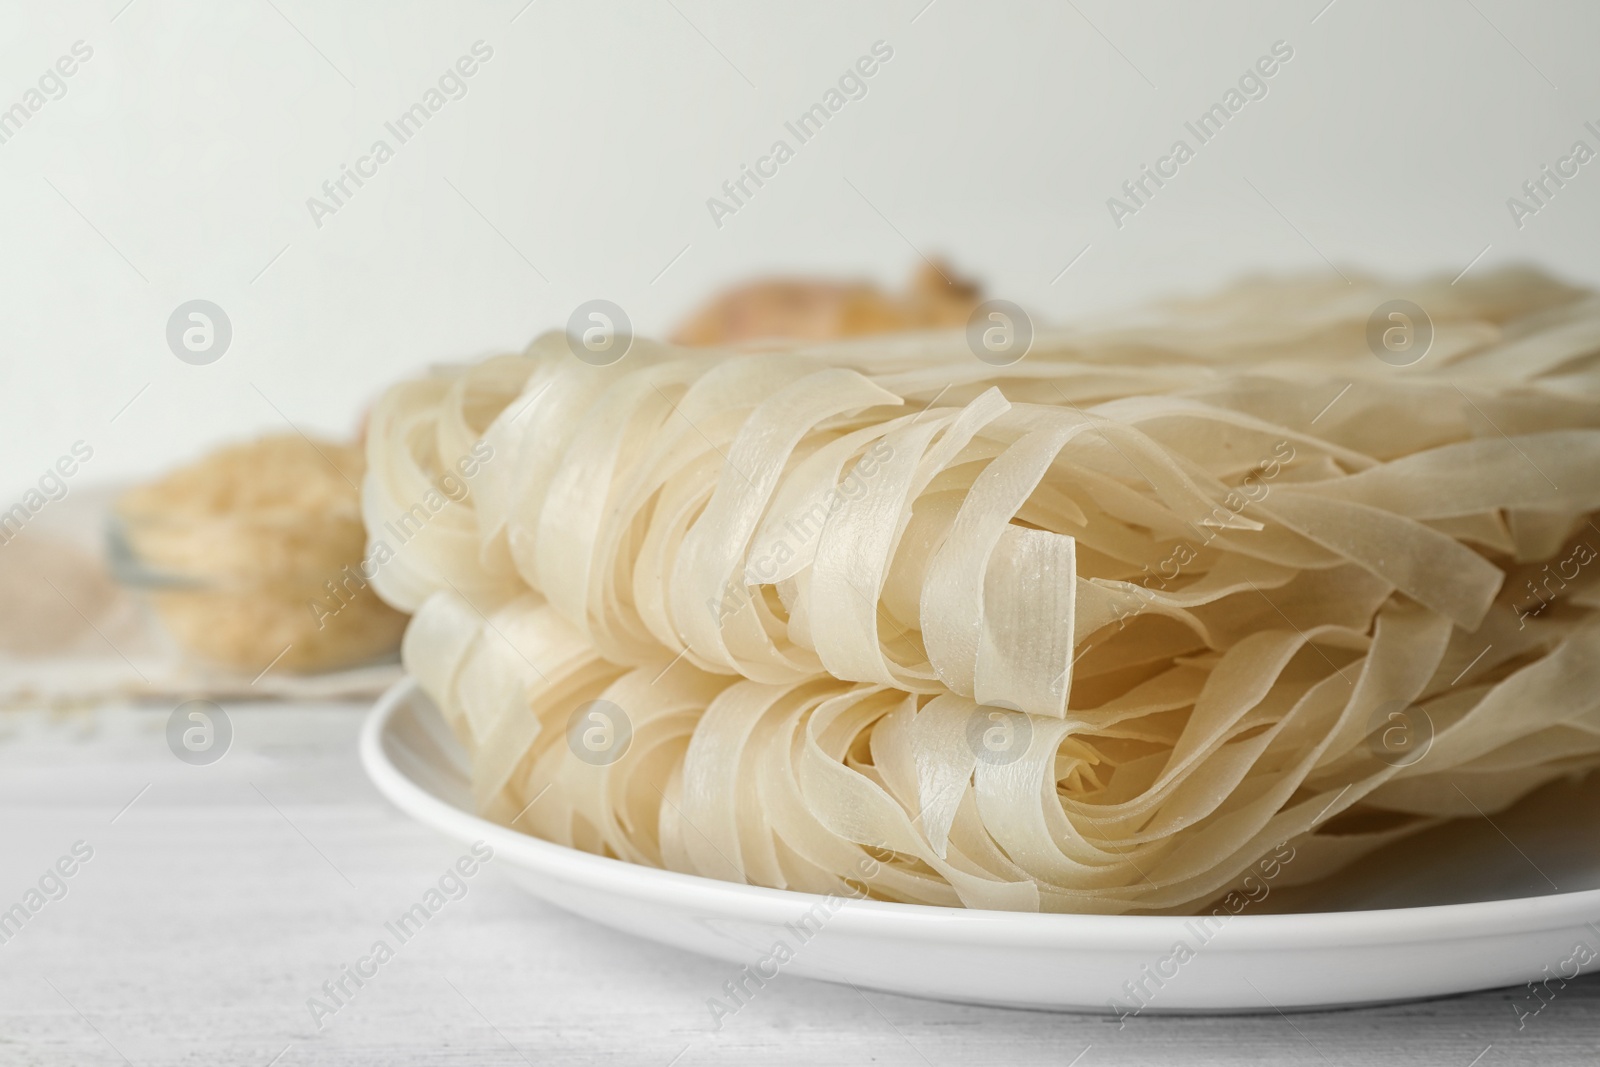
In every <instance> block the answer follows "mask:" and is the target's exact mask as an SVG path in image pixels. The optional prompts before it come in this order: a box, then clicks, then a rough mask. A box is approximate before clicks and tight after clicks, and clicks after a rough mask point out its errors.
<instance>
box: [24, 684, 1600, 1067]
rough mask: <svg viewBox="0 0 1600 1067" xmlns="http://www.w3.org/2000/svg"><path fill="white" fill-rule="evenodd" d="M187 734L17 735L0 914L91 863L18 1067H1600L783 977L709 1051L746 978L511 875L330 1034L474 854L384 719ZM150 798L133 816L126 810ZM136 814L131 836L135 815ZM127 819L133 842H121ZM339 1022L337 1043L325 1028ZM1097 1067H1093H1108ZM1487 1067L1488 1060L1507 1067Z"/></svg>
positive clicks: (95, 721) (1428, 1037)
mask: <svg viewBox="0 0 1600 1067" xmlns="http://www.w3.org/2000/svg"><path fill="white" fill-rule="evenodd" d="M167 710H168V709H165V708H158V709H135V708H107V709H98V710H93V711H85V712H79V713H73V714H53V715H52V714H45V713H42V712H15V713H7V714H5V715H3V716H0V908H5V907H9V906H10V905H11V904H12V903H14V902H16V901H18V900H20V899H21V898H22V896H23V894H24V893H25V892H26V891H27V890H28V888H29V887H30V886H32V885H34V884H36V883H37V880H38V879H39V877H40V876H41V875H42V874H43V873H44V872H45V870H46V869H47V868H48V867H49V866H50V865H51V864H53V863H54V862H55V861H56V859H57V858H58V857H59V856H61V855H63V854H65V853H67V852H68V851H69V850H70V849H71V847H72V845H73V843H74V842H76V841H80V840H81V841H84V842H86V843H88V845H89V846H91V847H92V848H93V850H94V855H93V857H92V859H90V860H89V861H88V862H86V863H84V864H83V865H82V867H81V869H79V870H78V871H77V873H75V874H74V875H73V877H72V878H71V879H69V880H66V886H67V892H66V895H65V896H64V897H62V898H61V899H59V900H52V901H50V902H49V903H48V904H46V905H45V906H44V907H43V908H42V909H41V910H40V911H39V912H38V914H36V915H35V916H34V917H33V918H32V919H31V920H30V921H29V923H28V924H27V925H26V926H25V927H24V928H23V929H22V930H21V932H20V933H18V934H17V935H16V936H14V937H12V938H11V939H10V941H9V942H7V943H5V944H0V1063H4V1064H8V1065H9V1064H17V1065H36V1064H37V1065H44V1064H50V1065H55V1064H121V1063H124V1062H129V1063H134V1064H138V1065H140V1067H144V1065H146V1064H149V1065H178V1064H204V1065H207V1067H211V1065H218V1064H233V1063H237V1064H259V1065H263V1067H264V1065H266V1064H268V1063H269V1062H272V1061H273V1058H274V1057H278V1059H277V1060H276V1062H277V1064H279V1065H280V1067H296V1065H300V1064H313V1063H316V1064H330V1065H344V1064H370V1063H382V1064H393V1065H409V1064H456V1063H471V1064H482V1065H493V1064H508V1065H515V1064H525V1063H538V1064H543V1063H573V1064H588V1063H593V1064H612V1063H639V1064H647V1065H649V1064H654V1065H660V1067H666V1065H667V1064H669V1063H672V1062H674V1058H675V1057H676V1063H677V1064H679V1065H681V1067H689V1065H693V1064H746V1063H752V1062H762V1063H777V1064H805V1065H810V1064H832V1063H839V1064H865V1063H874V1064H911V1065H917V1064H938V1065H943V1064H978V1063H1006V1064H1032V1063H1041V1064H1045V1063H1048V1064H1058V1065H1066V1064H1071V1063H1073V1062H1074V1057H1080V1056H1081V1058H1079V1059H1077V1060H1076V1063H1077V1064H1078V1065H1079V1067H1099V1065H1114V1064H1168V1063H1172V1064H1178V1063H1182V1064H1324V1063H1330V1064H1334V1063H1336V1064H1355V1065H1366V1064H1380V1063H1395V1062H1405V1063H1415V1064H1438V1065H1443V1067H1468V1065H1469V1064H1472V1063H1474V1060H1475V1058H1477V1057H1480V1056H1481V1059H1477V1061H1476V1062H1477V1063H1479V1064H1481V1065H1482V1067H1495V1065H1499V1064H1507V1063H1511V1064H1516V1063H1526V1064H1539V1065H1541V1067H1549V1065H1553V1064H1567V1063H1572V1064H1579V1063H1594V1062H1595V1061H1596V1059H1597V1058H1600V1054H1597V1046H1600V977H1590V978H1585V979H1582V980H1579V981H1576V982H1573V983H1571V984H1569V985H1568V986H1567V987H1566V988H1565V989H1563V990H1561V991H1560V992H1559V993H1558V995H1557V996H1556V997H1555V999H1554V1000H1553V1001H1551V1002H1550V1003H1548V1004H1547V1005H1545V1006H1544V1007H1543V1009H1542V1010H1541V1011H1540V1012H1539V1013H1538V1014H1537V1015H1535V1016H1532V1017H1529V1018H1527V1019H1525V1020H1524V1021H1523V1023H1524V1024H1523V1026H1522V1027H1521V1028H1520V1029H1519V1028H1518V1017H1517V1011H1516V1009H1515V1005H1518V1004H1522V1005H1524V1010H1527V1007H1531V1006H1532V1003H1533V1002H1531V1001H1528V1000H1527V999H1526V998H1527V996H1528V991H1527V990H1526V989H1525V988H1524V989H1514V990H1500V991H1494V992H1488V993H1480V994H1476V995H1472V996H1464V997H1455V998H1451V999H1447V1000H1438V1001H1429V1002H1424V1003H1419V1004H1408V1005H1397V1006H1392V1007H1385V1008H1377V1009H1365V1010H1358V1011H1342V1012H1324V1013H1310V1014H1295V1015H1291V1016H1288V1017H1283V1016H1279V1015H1277V1014H1268V1015H1256V1016H1233V1017H1209V1018H1173V1017H1159V1016H1147V1017H1143V1018H1137V1019H1130V1020H1128V1021H1127V1023H1126V1025H1125V1026H1122V1027H1119V1026H1118V1024H1117V1022H1116V1020H1114V1019H1107V1018H1101V1017H1096V1016H1075V1015H1057V1014H1047V1013H1040V1012H1021V1011H1005V1010H998V1009H989V1008H974V1007H965V1006H960V1005H950V1004H939V1003H934V1002H928V1001H919V1000H914V999H909V998H904V997H897V996H892V995H888V994H879V993H867V994H864V995H863V994H861V993H858V992H856V991H855V990H853V989H851V988H849V987H843V986H834V985H829V984H826V983H821V982H812V981H808V980H806V979H802V978H796V977H793V976H783V977H780V978H779V979H777V980H776V981H774V982H773V983H771V984H769V985H768V986H767V987H766V988H765V989H763V990H761V991H760V993H759V994H758V995H757V996H756V998H755V999H754V1000H753V1001H752V1002H751V1004H750V1005H749V1006H748V1007H747V1008H746V1009H745V1010H743V1011H741V1012H739V1013H738V1014H737V1015H736V1016H734V1017H732V1018H730V1019H728V1020H726V1022H725V1025H724V1026H723V1027H722V1029H721V1030H715V1029H713V1021H712V1018H711V1015H710V1013H709V1011H708V1010H707V1008H706V998H708V997H710V996H713V995H715V994H716V993H717V992H718V990H719V988H720V986H721V984H722V982H723V981H724V980H725V979H726V978H727V977H728V973H727V972H728V967H727V965H726V964H723V963H719V962H717V961H714V960H707V959H701V958H699V957H696V956H692V955H688V954H686V953H682V952H679V951H676V950H673V949H668V948H664V947H661V946H657V945H653V944H650V943H648V942H643V941H638V940H635V939H633V938H630V937H626V936H623V935H620V934H617V933H613V932H611V931H609V930H606V929H604V928H602V927H598V926H595V925H593V924H591V923H589V922H587V921H585V920H582V919H578V918H575V917H572V916H569V915H567V914H565V913H563V912H560V911H558V910H556V909H554V908H552V907H550V906H548V905H545V904H543V903H540V902H538V901H535V900H533V899H531V898H529V897H527V896H526V895H525V894H523V893H522V892H520V891H519V890H517V889H516V888H515V887H514V886H513V885H512V884H511V882H510V881H509V879H507V878H506V877H505V876H504V872H502V871H499V870H497V869H496V868H495V865H494V863H493V862H490V863H488V864H486V865H485V866H484V868H483V869H482V871H480V872H479V873H478V874H476V875H475V876H474V877H473V878H472V879H470V880H468V882H467V891H466V895H465V896H464V897H462V898H461V899H460V900H456V901H452V902H451V903H450V904H449V905H448V906H447V907H446V908H445V909H444V910H443V911H442V912H441V913H440V914H439V915H438V916H437V917H436V918H435V919H434V920H432V921H431V922H430V923H429V925H428V926H427V927H426V928H425V929H423V930H422V931H421V932H420V933H418V934H417V935H416V936H415V937H414V938H413V939H411V940H410V941H408V942H407V943H405V944H403V945H400V946H399V947H398V950H397V951H396V954H395V957H394V958H393V959H392V960H390V961H388V962H387V963H385V964H384V965H383V966H382V967H381V968H380V969H379V970H378V973H377V974H376V975H375V976H373V977H372V978H371V979H369V980H368V981H367V982H366V984H365V985H364V986H362V987H361V988H360V989H359V990H357V991H356V993H355V994H354V996H352V997H351V998H349V1002H348V1003H347V1004H346V1005H345V1006H344V1007H342V1008H341V1009H340V1010H338V1011H337V1012H336V1013H335V1014H333V1015H332V1016H331V1017H326V1018H321V1019H315V1018H314V1017H313V1015H312V1012H311V1011H310V1010H309V1009H308V1007H307V999H308V998H310V997H312V996H314V995H318V994H319V987H320V986H321V984H322V983H323V982H324V981H327V980H330V979H333V978H334V977H336V975H337V974H338V972H339V970H340V968H341V967H342V966H343V965H345V964H348V963H353V962H354V961H355V960H356V959H357V958H358V957H360V956H361V955H363V954H365V953H366V952H367V950H368V947H369V946H370V945H371V943H372V941H373V940H374V939H375V938H378V937H380V936H384V934H385V928H384V922H385V921H386V920H388V919H391V918H392V917H394V916H395V915H397V914H399V912H401V911H402V910H403V909H404V908H405V907H406V906H408V905H409V904H410V903H411V902H412V901H414V900H415V899H417V897H418V896H420V894H421V893H422V892H423V891H424V890H425V889H427V888H428V887H429V886H430V885H432V884H434V883H435V881H436V879H437V878H438V877H439V875H440V874H441V873H442V872H443V871H444V870H445V868H446V867H447V866H448V865H449V864H451V863H452V862H453V861H454V860H455V858H456V856H457V854H458V853H459V852H460V849H459V848H457V847H456V846H455V845H454V844H452V843H451V842H448V841H445V840H443V839H442V838H439V837H438V836H436V835H434V834H433V833H432V832H430V831H428V830H425V829H423V828H421V827H419V826H417V825H415V824H413V823H412V822H410V821H409V820H408V819H406V818H404V817H403V816H401V815H400V814H399V813H397V812H396V811H394V810H393V809H391V808H390V807H389V806H388V804H387V803H386V802H385V801H383V799H382V798H381V797H379V796H378V795H377V794H376V793H375V792H374V791H373V789H372V788H371V786H369V785H368V784H367V781H366V779H365V777H364V776H363V775H362V773H361V771H360V768H359V766H358V764H357V761H356V757H355V738H356V732H357V729H358V727H359V724H360V719H361V715H362V709H360V708H355V707H349V706H339V705H329V706H323V707H308V706H297V705H259V706H235V707H230V709H229V711H230V716H231V721H232V723H233V726H234V730H235V737H234V741H233V745H232V749H231V750H230V751H229V752H228V754H227V756H226V757H224V758H223V759H222V760H221V761H220V762H217V763H215V764H212V765H210V766H205V767H194V766H189V765H187V764H184V763H182V762H180V761H179V760H178V759H176V758H175V757H174V756H173V755H172V753H171V752H170V751H169V750H168V749H167V747H166V741H165V734H164V731H165V725H166V717H167ZM135 797H137V800H135V801H134V803H133V804H132V806H131V807H127V808H126V810H123V808H124V806H125V805H127V804H128V802H129V801H130V800H131V799H133V798H135ZM119 812H120V814H119ZM113 819H114V820H115V821H113ZM319 1022H320V1024H321V1025H320V1026H319V1025H318V1023H319ZM1085 1049H1087V1051H1085ZM1485 1050H1487V1051H1485Z"/></svg>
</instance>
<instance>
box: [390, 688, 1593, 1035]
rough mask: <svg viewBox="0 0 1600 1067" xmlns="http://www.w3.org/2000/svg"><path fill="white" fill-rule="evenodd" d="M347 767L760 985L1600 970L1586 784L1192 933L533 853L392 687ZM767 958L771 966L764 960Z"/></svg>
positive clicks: (909, 989)
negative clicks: (760, 979)
mask: <svg viewBox="0 0 1600 1067" xmlns="http://www.w3.org/2000/svg"><path fill="white" fill-rule="evenodd" d="M361 759H362V763H363V764H364V765H365V767H366V770H367V773H368V775H370V776H371V778H372V780H373V782H374V783H375V784H376V785H377V787H378V789H379V790H380V791H381V792H382V793H383V794H384V795H385V796H387V797H388V798H389V799H390V800H391V801H393V802H394V803H395V804H396V805H398V806H399V807H400V809H401V810H402V811H404V812H406V813H407V814H409V815H411V816H413V817H414V818H416V819H418V820H419V821H421V822H423V823H425V824H427V825H429V826H432V827H433V828H435V829H437V830H439V831H441V832H442V833H444V834H446V835H448V836H449V837H452V838H455V839H456V840H458V841H462V842H471V841H476V840H480V839H481V840H484V841H486V842H488V843H489V844H490V845H491V846H492V847H493V848H494V850H495V858H496V860H497V861H498V862H497V863H496V867H500V868H501V869H504V870H509V871H510V873H511V875H512V877H514V878H515V879H516V880H517V881H518V882H519V883H520V884H521V885H523V886H524V887H525V888H526V889H527V890H528V891H529V892H531V893H533V894H534V895H535V896H538V897H541V898H543V899H544V900H547V901H549V902H551V903H552V904H555V905H557V906H559V907H562V908H565V909H567V910H568V911H572V912H575V913H577V914H579V915H582V916H585V917H587V918H589V919H592V920H594V921H595V922H599V923H603V924H605V925H607V926H611V927H615V928H617V929H619V930H625V931H628V932H630V933H633V934H637V935H639V936H641V937H646V938H651V939H653V940H656V941H662V942H665V943H667V944H670V945H676V946H679V947H681V948H685V949H689V950H691V951H694V952H700V953H704V954H706V955H708V956H714V957H717V958H719V959H723V960H728V961H731V962H733V963H735V964H749V965H750V966H751V969H752V973H753V974H758V975H765V976H767V977H769V978H770V977H771V976H773V975H774V974H775V973H776V971H777V970H778V969H780V968H781V970H782V971H783V972H785V973H791V974H800V975H805V976H807V977H811V978H820V979H824V980H826V981H833V982H847V983H852V984H855V985H858V986H864V987H867V988H871V989H880V990H887V991H890V992H896V993H904V994H909V995H912V996H922V997H935V998H939V999H944V1000H955V1001H963V1002H968V1003H974V1004H994V1005H1005V1006H1011V1007H1020V1008H1043V1009H1055V1010H1076V1011H1101V1012H1105V1011H1110V1010H1121V1011H1131V1010H1133V1009H1135V1008H1139V1009H1141V1010H1143V1011H1148V1012H1152V1013H1154V1012H1229V1011H1268V1010H1272V1009H1273V1008H1277V1009H1284V1008H1312V1007H1334V1006H1344V1005H1355V1004H1369V1003H1377V1002H1386V1001H1396V1000H1408V999H1414V998H1422V997H1433V996H1441V995H1444V994H1450V993H1460V992H1466V991H1468V990H1474V989H1486V988H1492V987H1495V986H1506V985H1516V984H1520V983H1523V982H1526V981H1530V980H1533V979H1539V978H1545V977H1548V975H1549V974H1554V973H1560V972H1565V973H1567V974H1568V976H1570V974H1571V973H1572V971H1573V969H1574V967H1575V966H1578V965H1581V964H1583V963H1585V962H1586V963H1587V964H1588V965H1587V966H1583V967H1582V969H1583V970H1585V971H1587V970H1591V969H1595V968H1596V967H1597V966H1600V958H1597V957H1600V888H1597V887H1600V855H1597V852H1600V847H1597V841H1600V837H1597V835H1596V833H1595V828H1596V826H1600V788H1596V785H1597V784H1600V775H1591V776H1590V778H1591V781H1590V783H1589V784H1588V785H1586V786H1576V785H1571V784H1563V785H1561V786H1557V787H1552V788H1551V789H1547V790H1545V791H1544V795H1543V796H1540V797H1536V798H1533V800H1532V801H1531V802H1526V803H1525V804H1524V805H1522V806H1520V807H1519V809H1518V810H1514V811H1512V812H1508V813H1506V814H1505V815H1502V816H1497V817H1496V818H1495V820H1494V823H1493V824H1485V823H1481V822H1480V823H1460V824H1452V825H1451V826H1449V827H1447V828H1445V829H1444V830H1443V831H1436V832H1434V833H1432V834H1431V835H1424V837H1419V838H1413V839H1412V840H1411V841H1410V842H1408V843H1403V845H1404V847H1403V848H1399V849H1390V850H1388V851H1387V852H1386V853H1380V854H1378V855H1377V856H1375V857H1373V858H1372V859H1370V860H1369V861H1367V862H1366V863H1365V864H1364V865H1363V866H1362V867H1360V868H1357V869H1356V870H1354V871H1353V872H1352V873H1351V874H1350V875H1349V877H1342V878H1340V879H1338V880H1337V881H1338V886H1339V888H1338V889H1337V890H1336V893H1337V895H1332V894H1331V893H1330V891H1329V890H1327V889H1323V890H1321V891H1320V892H1321V897H1320V898H1315V900H1316V906H1318V907H1320V908H1323V909H1326V910H1319V911H1311V912H1304V911H1302V912H1298V913H1291V914H1263V913H1261V912H1264V911H1266V910H1267V909H1268V907H1269V906H1271V907H1272V908H1273V909H1274V910H1276V909H1282V908H1284V907H1300V906H1303V905H1302V903H1301V902H1303V901H1305V900H1310V899H1314V898H1312V897H1308V896H1306V891H1304V890H1294V891H1291V890H1287V889H1285V890H1281V891H1277V892H1271V891H1269V894H1268V896H1267V897H1266V899H1264V900H1263V901H1261V902H1260V904H1259V905H1252V906H1251V907H1250V908H1249V909H1247V910H1246V911H1245V912H1244V913H1241V914H1239V915H1235V916H1232V917H1229V918H1228V919H1227V920H1226V921H1223V922H1215V923H1214V926H1213V928H1212V929H1211V930H1209V931H1208V930H1205V929H1202V928H1201V927H1199V926H1198V925H1197V923H1198V920H1195V919H1189V918H1181V917H1166V916H1096V915H1040V914H1032V913H1013V912H1001V911H968V910H962V909H958V908H937V907H925V906H920V905H911V904H891V903H883V902H879V901H858V900H848V901H837V900H835V901H834V902H833V905H832V907H830V902H829V901H828V898H824V897H819V896H813V895H810V894H805V893H794V892H789V891H786V890H779V889H765V888H761V887H758V886H747V885H738V884H735V883H731V882H721V881H716V880H713V879H709V878H700V877H697V876H694V875H687V874H678V873H675V872H672V871H662V870H656V869H654V868H650V867H641V866H638V865H635V864H631V863H623V862H620V861H618V860H612V859H606V858H604V857H600V856H594V855H590V854H588V853H585V852H579V851H576V850H574V849H570V848H565V847H563V846H560V845H556V844H552V843H550V842H548V841H543V840H540V839H539V838H536V837H531V836H529V835H527V834H523V833H520V832H518V831H515V830H510V829H507V828H505V827H503V826H500V825H498V824H495V823H491V822H488V821H487V820H484V819H481V818H479V817H477V816H476V815H474V814H472V811H471V802H470V800H469V791H468V781H467V769H466V768H467V765H466V761H465V758H464V755H463V753H462V751H461V749H460V747H459V746H458V745H457V744H456V742H455V740H454V738H452V737H451V735H450V733H449V731H448V729H447V728H446V727H445V725H444V722H443V720H442V719H441V718H440V716H439V713H438V710H437V709H436V708H435V707H434V705H433V703H432V702H431V701H430V700H429V699H428V697H427V696H426V695H424V694H423V693H422V692H421V691H420V690H419V689H417V688H416V686H415V684H414V683H413V682H411V681H410V680H406V681H403V682H401V683H399V684H398V685H396V686H395V687H394V688H392V689H390V690H389V691H388V692H387V693H385V694H384V695H383V697H382V698H381V699H380V700H379V701H378V703H377V705H376V706H375V707H374V708H373V709H372V713H371V715H370V716H369V717H368V720H367V723H366V726H365V728H364V729H363V731H362V737H361ZM1512 842H1514V843H1512ZM502 865H503V866H502ZM1556 885H1560V886H1561V888H1562V889H1564V890H1568V891H1565V892H1556V891H1554V889H1553V887H1554V886H1556ZM1295 894H1299V896H1298V897H1297V896H1296V895H1295ZM1536 894H1537V895H1536ZM1404 905H1416V906H1404ZM1351 908H1364V909H1368V910H1348V909H1351ZM1374 909H1375V910H1374ZM808 916H809V917H810V918H809V919H808ZM1207 933H1208V934H1209V936H1207V937H1202V936H1201V935H1202V934H1207ZM780 943H781V944H782V945H783V946H785V948H786V949H787V952H784V951H776V952H775V951H774V946H776V945H778V944H780ZM1180 943H1181V944H1183V945H1184V946H1186V948H1187V951H1186V952H1185V951H1179V950H1177V946H1178V945H1179V944H1180ZM1578 946H1583V950H1582V951H1575V950H1576V949H1578ZM784 957H788V958H784ZM1546 968H1548V969H1549V971H1548V972H1547V971H1546ZM755 981H756V979H754V978H752V979H751V980H750V982H751V985H750V987H749V988H752V989H753V988H754V982H755ZM1125 983H1126V984H1125ZM1134 988H1139V989H1141V990H1142V992H1140V993H1138V994H1136V993H1134V992H1133V991H1132V990H1133V989H1134ZM1113 1001H1115V1002H1116V1004H1113ZM1118 1004H1120V1007H1117V1005H1118Z"/></svg>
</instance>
